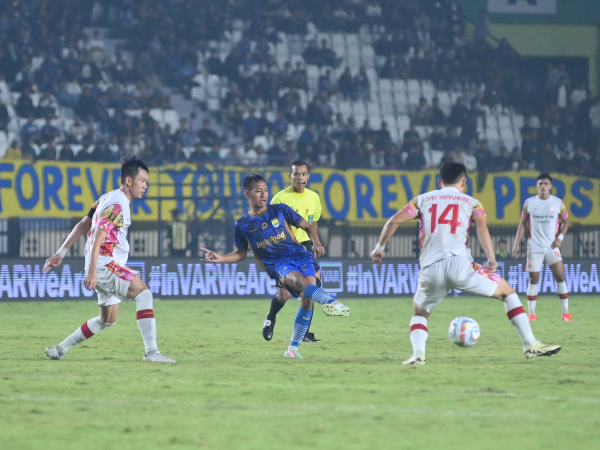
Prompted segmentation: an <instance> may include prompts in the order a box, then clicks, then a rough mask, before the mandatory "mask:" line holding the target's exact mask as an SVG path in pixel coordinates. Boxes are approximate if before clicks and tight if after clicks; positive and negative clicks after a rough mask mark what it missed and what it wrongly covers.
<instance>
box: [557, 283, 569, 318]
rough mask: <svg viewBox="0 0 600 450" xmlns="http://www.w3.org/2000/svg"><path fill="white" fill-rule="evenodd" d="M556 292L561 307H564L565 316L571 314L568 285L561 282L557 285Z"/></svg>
mask: <svg viewBox="0 0 600 450" xmlns="http://www.w3.org/2000/svg"><path fill="white" fill-rule="evenodd" d="M556 292H557V294H558V298H560V306H562V311H563V314H567V313H568V312H569V290H568V289H567V283H565V282H564V281H561V282H560V283H557V284H556Z"/></svg>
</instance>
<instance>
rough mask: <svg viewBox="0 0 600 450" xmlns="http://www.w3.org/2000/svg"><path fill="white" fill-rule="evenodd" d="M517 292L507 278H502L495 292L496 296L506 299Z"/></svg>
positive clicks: (499, 298)
mask: <svg viewBox="0 0 600 450" xmlns="http://www.w3.org/2000/svg"><path fill="white" fill-rule="evenodd" d="M516 293H517V291H515V290H514V288H512V287H511V286H510V284H508V283H507V282H506V281H505V280H501V282H500V283H498V287H497V288H496V292H494V298H497V299H498V300H502V301H504V300H505V299H506V297H508V296H510V295H513V294H516Z"/></svg>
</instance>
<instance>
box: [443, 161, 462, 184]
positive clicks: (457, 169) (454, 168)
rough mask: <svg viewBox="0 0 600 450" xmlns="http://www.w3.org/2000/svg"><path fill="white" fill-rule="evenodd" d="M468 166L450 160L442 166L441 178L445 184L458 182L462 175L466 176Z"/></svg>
mask: <svg viewBox="0 0 600 450" xmlns="http://www.w3.org/2000/svg"><path fill="white" fill-rule="evenodd" d="M466 176H467V167H466V166H465V165H464V164H462V163H457V162H453V161H448V162H445V163H444V164H442V167H440V178H441V179H442V183H444V184H456V183H458V182H459V180H460V179H461V178H462V177H465V178H466Z"/></svg>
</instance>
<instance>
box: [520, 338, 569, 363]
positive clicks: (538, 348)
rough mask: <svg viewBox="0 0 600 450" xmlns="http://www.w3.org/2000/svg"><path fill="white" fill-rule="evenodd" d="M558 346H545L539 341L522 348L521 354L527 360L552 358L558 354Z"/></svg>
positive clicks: (559, 347)
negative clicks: (542, 357) (539, 357)
mask: <svg viewBox="0 0 600 450" xmlns="http://www.w3.org/2000/svg"><path fill="white" fill-rule="evenodd" d="M560 349H561V346H560V345H546V344H542V343H541V342H540V341H535V343H534V344H533V345H531V346H527V345H526V346H524V347H523V354H524V355H525V358H527V359H535V358H536V357H538V356H552V355H556V354H557V353H558V352H560Z"/></svg>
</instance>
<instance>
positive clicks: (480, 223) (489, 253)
mask: <svg viewBox="0 0 600 450" xmlns="http://www.w3.org/2000/svg"><path fill="white" fill-rule="evenodd" d="M473 223H474V224H475V229H476V230H477V239H479V244H480V245H481V248H483V251H484V253H485V257H486V258H487V263H486V264H485V268H486V269H487V270H489V271H490V272H495V271H496V269H497V268H498V263H497V262H496V254H495V253H494V245H493V243H492V237H491V236H490V230H489V229H488V227H487V217H486V216H485V214H474V215H473Z"/></svg>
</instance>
